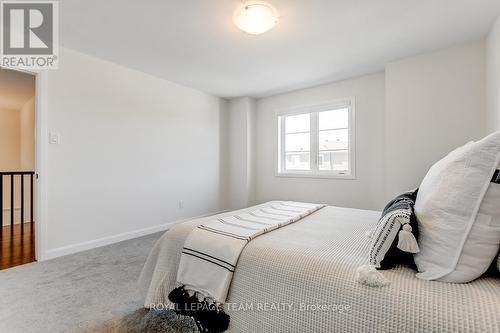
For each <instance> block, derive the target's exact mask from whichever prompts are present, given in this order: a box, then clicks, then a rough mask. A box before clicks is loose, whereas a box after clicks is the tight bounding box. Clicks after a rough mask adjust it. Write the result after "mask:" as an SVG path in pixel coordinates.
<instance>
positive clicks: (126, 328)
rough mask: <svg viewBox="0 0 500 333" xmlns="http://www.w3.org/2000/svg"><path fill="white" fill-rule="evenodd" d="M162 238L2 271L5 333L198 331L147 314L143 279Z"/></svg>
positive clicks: (0, 305)
mask: <svg viewBox="0 0 500 333" xmlns="http://www.w3.org/2000/svg"><path fill="white" fill-rule="evenodd" d="M160 235H161V234H159V233H158V234H154V235H150V236H146V237H141V238H137V239H133V240H129V241H125V242H121V243H117V244H113V245H110V246H105V247H101V248H98V249H94V250H90V251H86V252H81V253H77V254H74V255H69V256H65V257H61V258H57V259H54V260H49V261H45V262H40V263H32V264H27V265H23V266H18V267H14V268H11V269H7V270H2V271H0V332H2V333H3V332H9V333H32V332H33V333H58V332H61V333H62V332H64V333H73V332H78V333H80V332H82V333H83V332H85V333H101V332H102V333H104V332H106V333H122V332H123V333H139V332H141V333H153V332H154V333H157V332H158V333H159V332H162V333H178V332H182V333H187V332H192V331H195V330H194V325H193V323H192V321H191V320H190V319H185V318H180V317H178V316H176V315H175V314H173V313H171V312H155V311H146V310H144V309H143V308H142V300H141V299H140V297H139V295H138V293H137V279H138V277H139V274H140V271H141V269H142V266H143V264H144V262H145V260H146V257H147V255H148V253H149V251H150V250H151V248H152V246H153V244H154V242H155V241H156V240H157V239H158V238H159V237H160Z"/></svg>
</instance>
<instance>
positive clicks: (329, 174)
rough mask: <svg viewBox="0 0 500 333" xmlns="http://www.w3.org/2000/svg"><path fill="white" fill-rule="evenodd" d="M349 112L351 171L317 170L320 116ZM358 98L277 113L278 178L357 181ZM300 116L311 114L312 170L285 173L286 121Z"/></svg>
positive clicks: (310, 149) (287, 171)
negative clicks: (328, 113) (345, 110)
mask: <svg viewBox="0 0 500 333" xmlns="http://www.w3.org/2000/svg"><path fill="white" fill-rule="evenodd" d="M343 108H347V109H348V110H349V111H348V117H349V118H348V121H349V123H348V135H349V144H348V154H349V171H337V170H319V167H318V154H319V150H318V143H319V129H318V113H319V112H322V111H331V110H335V109H343ZM355 109H356V103H355V98H354V97H353V96H352V97H347V98H342V99H338V100H334V101H329V102H325V103H321V104H315V105H308V106H301V107H297V108H293V109H287V110H282V111H279V112H278V113H277V121H278V154H277V155H278V156H277V157H278V158H277V159H278V167H277V169H278V170H277V173H276V176H277V177H308V178H336V179H356V152H355V148H356V140H355V139H356V135H355V130H356V121H355ZM299 114H311V122H310V135H311V138H310V141H309V142H310V143H309V144H310V148H309V151H310V154H311V159H310V161H311V170H286V169H285V160H286V154H285V131H284V130H283V129H284V128H285V117H286V116H292V115H299Z"/></svg>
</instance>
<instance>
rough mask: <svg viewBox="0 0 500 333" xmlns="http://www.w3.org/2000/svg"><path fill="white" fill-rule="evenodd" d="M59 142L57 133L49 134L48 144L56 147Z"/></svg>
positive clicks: (59, 137)
mask: <svg viewBox="0 0 500 333" xmlns="http://www.w3.org/2000/svg"><path fill="white" fill-rule="evenodd" d="M60 142H61V136H60V135H59V133H49V144H51V145H58V144H59V143H60Z"/></svg>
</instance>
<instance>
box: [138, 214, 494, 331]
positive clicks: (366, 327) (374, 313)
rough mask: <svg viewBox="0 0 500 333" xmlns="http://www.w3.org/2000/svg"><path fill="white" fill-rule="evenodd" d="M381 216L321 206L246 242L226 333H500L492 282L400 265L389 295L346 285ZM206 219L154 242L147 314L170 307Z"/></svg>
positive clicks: (145, 276)
mask: <svg viewBox="0 0 500 333" xmlns="http://www.w3.org/2000/svg"><path fill="white" fill-rule="evenodd" d="M244 211H246V210H241V211H239V212H244ZM234 213H235V212H230V213H226V214H221V215H220V216H225V215H232V214H234ZM379 217H380V213H379V212H375V211H366V210H355V209H348V208H338V207H325V208H323V209H321V210H319V211H318V212H316V213H314V214H312V215H310V216H308V217H306V218H304V219H303V220H301V221H299V222H297V223H294V224H292V225H289V226H286V227H284V228H281V229H278V230H275V231H273V232H270V233H267V234H265V235H262V236H259V237H257V238H256V239H254V240H252V241H251V242H250V243H249V244H248V245H247V246H246V247H245V249H244V250H243V252H242V254H241V256H240V259H239V261H238V265H237V267H236V270H235V272H234V276H233V280H232V284H231V287H230V290H229V295H228V299H227V302H229V305H228V307H227V309H226V311H227V312H228V314H229V315H230V316H231V323H230V326H229V331H230V332H311V333H312V332H370V331H371V332H374V331H377V332H396V331H405V332H500V316H499V313H500V280H499V279H496V278H493V277H485V278H481V279H478V280H476V281H474V282H472V283H469V284H449V283H443V282H437V281H424V280H420V279H417V278H415V272H414V271H413V270H411V269H409V268H403V267H401V268H397V269H393V270H390V271H386V272H384V274H385V276H386V277H387V278H388V279H389V280H390V281H391V284H390V285H389V286H387V287H383V288H371V287H367V286H363V285H360V284H358V283H357V282H356V281H354V278H353V276H354V272H355V270H356V268H357V267H358V266H360V265H361V264H364V263H366V260H367V253H368V246H369V243H370V242H369V240H367V239H366V235H365V232H366V231H367V230H369V229H370V228H372V227H373V226H374V225H375V223H376V222H377V220H378V218H379ZM210 219H213V217H210V218H204V219H197V220H192V221H189V222H185V223H182V224H180V225H177V226H176V227H175V228H173V229H171V230H169V231H167V232H166V233H165V234H164V235H163V236H162V238H161V239H160V240H159V241H158V243H157V244H156V246H155V247H154V249H153V250H152V252H151V254H150V256H149V258H148V260H147V262H146V265H145V267H144V270H143V272H142V275H141V279H140V287H141V290H142V292H143V295H144V297H145V303H144V304H145V306H146V307H151V305H152V304H169V303H170V302H169V301H168V297H167V296H168V293H169V292H170V291H171V290H172V289H173V288H175V286H176V284H175V279H176V274H177V267H178V263H179V259H180V253H181V252H180V251H181V249H182V247H183V245H184V241H185V239H186V237H187V236H188V234H189V233H190V231H191V230H192V229H193V228H194V227H196V226H197V225H199V224H202V223H206V222H207V221H209V220H210Z"/></svg>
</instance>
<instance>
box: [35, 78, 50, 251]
mask: <svg viewBox="0 0 500 333" xmlns="http://www.w3.org/2000/svg"><path fill="white" fill-rule="evenodd" d="M35 75H36V79H35V83H36V93H35V98H36V103H35V131H36V132H35V138H36V139H35V141H36V142H35V144H36V149H35V182H36V187H35V188H36V194H35V249H36V250H35V257H36V260H39V261H41V260H44V259H43V258H45V257H46V251H47V227H48V226H47V221H48V220H47V184H48V182H47V145H48V137H47V135H48V134H47V133H48V129H47V128H48V125H47V123H48V121H47V119H48V109H47V108H48V106H47V99H48V78H47V72H44V71H42V72H39V73H36V74H35Z"/></svg>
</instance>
